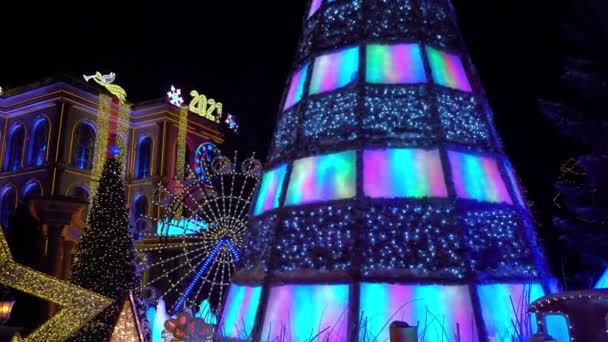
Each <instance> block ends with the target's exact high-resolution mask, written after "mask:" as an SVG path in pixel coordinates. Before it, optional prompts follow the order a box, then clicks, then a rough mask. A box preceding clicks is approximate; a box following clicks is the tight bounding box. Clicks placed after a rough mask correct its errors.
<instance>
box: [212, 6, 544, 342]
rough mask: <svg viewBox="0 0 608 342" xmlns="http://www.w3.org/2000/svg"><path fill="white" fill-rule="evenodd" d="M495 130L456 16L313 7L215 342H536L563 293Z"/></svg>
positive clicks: (421, 10) (446, 11) (443, 9)
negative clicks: (552, 285) (396, 333)
mask: <svg viewBox="0 0 608 342" xmlns="http://www.w3.org/2000/svg"><path fill="white" fill-rule="evenodd" d="M492 115H493V114H492V112H491V110H490V108H489V106H488V103H487V99H486V97H485V95H484V92H483V89H482V87H481V84H480V82H479V79H478V77H477V75H476V73H475V70H474V68H473V65H472V63H471V61H470V59H469V57H468V55H467V52H466V50H465V47H464V43H463V41H462V39H461V37H460V34H459V29H458V27H457V24H456V18H455V14H454V12H453V10H452V7H451V4H450V3H449V1H448V0H393V1H386V0H348V1H345V0H344V1H341V0H333V1H331V0H325V1H322V0H314V1H312V2H311V3H309V6H308V10H307V13H306V16H305V18H304V24H303V34H302V38H301V41H300V44H299V46H298V49H297V54H296V60H295V63H294V65H293V69H292V71H291V73H290V75H289V78H288V81H287V84H286V86H285V95H284V100H283V102H282V104H281V106H280V111H279V115H278V123H277V127H276V130H275V133H274V137H273V140H272V144H271V148H270V153H269V158H268V161H267V163H266V166H265V173H264V175H263V179H262V181H261V183H260V189H259V192H258V194H257V197H256V198H255V202H254V203H253V205H252V211H251V217H250V220H249V228H248V229H249V230H248V235H247V236H246V238H245V243H246V244H245V246H244V250H243V252H242V261H243V263H242V267H243V268H242V269H241V270H240V271H238V272H237V273H236V274H235V276H234V277H233V283H232V285H231V287H230V290H229V293H228V295H227V297H226V299H225V303H224V310H223V314H222V319H221V323H220V326H219V329H218V334H219V335H221V336H223V337H228V338H232V339H248V338H252V339H253V340H264V341H265V340H273V341H274V340H281V341H309V340H317V341H328V340H329V341H376V340H378V341H386V340H388V336H389V325H390V323H391V322H392V321H394V320H401V321H406V322H407V323H409V324H411V325H417V324H418V325H419V327H418V335H419V336H420V340H424V341H427V342H428V341H487V340H489V341H511V339H512V337H515V338H517V337H519V336H520V335H521V334H526V333H527V332H526V329H525V327H524V325H525V324H524V323H526V322H522V320H525V317H526V315H525V314H524V311H525V309H526V308H525V307H526V304H527V303H526V302H528V301H530V300H534V299H536V298H538V297H540V296H542V295H543V293H545V292H547V291H549V289H548V288H547V287H548V284H549V280H550V278H549V274H548V273H547V272H548V271H547V265H546V261H545V258H544V255H543V251H542V249H541V247H540V246H539V243H538V242H537V238H536V233H535V229H534V226H533V221H532V217H531V216H530V212H529V211H528V208H527V207H526V201H525V199H524V198H523V196H522V192H521V189H520V187H519V185H518V184H517V177H516V176H515V174H514V171H513V169H512V168H511V166H510V163H509V161H508V160H507V158H506V156H505V154H504V149H503V146H502V145H501V142H500V139H499V138H498V135H497V133H496V130H495V128H494V124H493V120H492ZM522 330H523V331H524V332H523V333H522Z"/></svg>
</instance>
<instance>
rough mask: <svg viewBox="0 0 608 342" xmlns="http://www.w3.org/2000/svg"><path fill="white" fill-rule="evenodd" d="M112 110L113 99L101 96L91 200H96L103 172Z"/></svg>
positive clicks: (92, 171) (90, 186) (90, 187)
mask: <svg viewBox="0 0 608 342" xmlns="http://www.w3.org/2000/svg"><path fill="white" fill-rule="evenodd" d="M111 110H112V98H111V97H110V96H108V95H105V94H99V110H98V111H97V120H96V121H97V122H96V124H95V127H97V136H96V139H97V141H96V142H95V154H94V157H93V160H94V161H95V163H94V165H93V170H91V183H90V185H89V189H90V198H94V197H95V194H96V193H97V186H98V185H99V178H100V177H101V172H102V171H103V164H104V162H105V160H106V151H107V150H108V134H109V129H110V113H111Z"/></svg>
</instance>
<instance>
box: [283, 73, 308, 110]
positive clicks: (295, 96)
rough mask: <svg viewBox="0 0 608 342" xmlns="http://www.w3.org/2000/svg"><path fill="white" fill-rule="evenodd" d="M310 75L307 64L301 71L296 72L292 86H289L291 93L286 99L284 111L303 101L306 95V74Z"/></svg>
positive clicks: (292, 79)
mask: <svg viewBox="0 0 608 342" xmlns="http://www.w3.org/2000/svg"><path fill="white" fill-rule="evenodd" d="M307 73H308V64H305V65H304V66H303V67H302V68H300V70H298V71H296V72H295V73H294V74H293V76H291V84H290V85H289V92H288V93H287V98H286V99H285V105H284V106H283V109H287V108H289V107H291V106H293V105H295V104H296V103H298V102H299V101H300V100H301V99H302V95H304V83H305V82H306V74H307Z"/></svg>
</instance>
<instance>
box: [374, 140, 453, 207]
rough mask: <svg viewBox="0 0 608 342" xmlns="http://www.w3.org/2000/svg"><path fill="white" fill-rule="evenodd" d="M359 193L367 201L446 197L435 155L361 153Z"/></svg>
mask: <svg viewBox="0 0 608 342" xmlns="http://www.w3.org/2000/svg"><path fill="white" fill-rule="evenodd" d="M363 190H364V191H365V195H367V196H370V197H384V198H393V197H416V198H422V197H446V196H447V190H446V187H445V180H444V178H443V169H442V168H441V159H440V158H439V151H438V150H430V151H427V150H420V149H387V150H366V151H364V152H363Z"/></svg>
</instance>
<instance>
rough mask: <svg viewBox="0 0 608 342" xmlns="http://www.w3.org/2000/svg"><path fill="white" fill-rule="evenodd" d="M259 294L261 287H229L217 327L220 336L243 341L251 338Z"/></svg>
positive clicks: (234, 285) (235, 285) (232, 285)
mask: <svg viewBox="0 0 608 342" xmlns="http://www.w3.org/2000/svg"><path fill="white" fill-rule="evenodd" d="M261 294H262V287H261V286H241V285H237V284H231V285H230V290H229V291H228V298H226V305H225V306H224V313H223V315H222V322H221V324H220V327H219V329H220V334H221V335H222V336H224V337H231V338H240V339H243V340H245V339H246V338H248V337H249V336H251V332H252V330H253V325H254V323H255V316H256V313H257V310H258V306H259V305H260V296H261Z"/></svg>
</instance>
